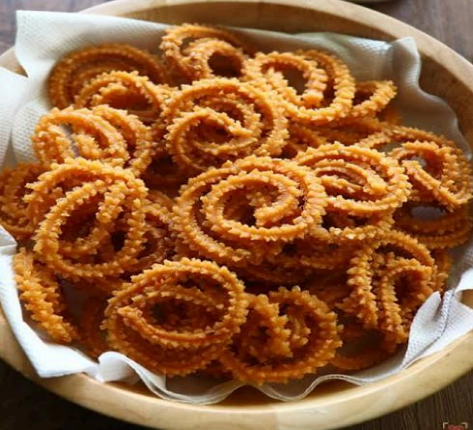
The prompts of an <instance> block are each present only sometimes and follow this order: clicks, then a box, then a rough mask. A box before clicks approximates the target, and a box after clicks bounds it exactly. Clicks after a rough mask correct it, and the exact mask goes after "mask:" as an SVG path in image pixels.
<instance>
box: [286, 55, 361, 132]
mask: <svg viewBox="0 0 473 430" xmlns="http://www.w3.org/2000/svg"><path fill="white" fill-rule="evenodd" d="M296 53H297V54H298V55H302V56H304V57H306V58H307V59H310V60H312V61H315V62H316V63H317V67H318V68H320V69H322V70H323V71H324V72H325V74H326V76H327V85H326V87H325V90H324V94H323V99H322V103H321V106H320V107H318V106H312V105H310V103H309V104H303V105H302V106H297V105H294V104H292V103H289V104H285V107H286V112H287V115H288V116H289V118H290V119H291V120H297V121H300V122H304V123H308V124H312V125H318V126H320V125H325V124H329V123H331V122H333V121H336V120H338V119H341V118H344V117H345V116H347V115H348V114H349V112H350V111H351V109H352V106H353V99H354V97H355V91H356V90H355V80H354V78H353V76H352V75H351V73H350V70H349V69H348V67H347V65H346V64H345V63H343V62H342V61H341V60H340V59H339V58H337V57H335V56H334V55H331V54H328V53H326V52H323V51H315V50H312V51H298V52H296ZM309 100H310V98H309Z"/></svg>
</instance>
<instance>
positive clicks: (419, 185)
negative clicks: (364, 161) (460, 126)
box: [390, 141, 473, 211]
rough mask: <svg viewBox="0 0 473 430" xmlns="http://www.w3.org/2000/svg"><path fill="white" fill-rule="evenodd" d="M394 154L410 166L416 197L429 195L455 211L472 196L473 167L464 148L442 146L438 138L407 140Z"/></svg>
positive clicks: (407, 169) (410, 177)
mask: <svg viewBox="0 0 473 430" xmlns="http://www.w3.org/2000/svg"><path fill="white" fill-rule="evenodd" d="M390 155H391V157H393V158H395V159H397V160H399V163H400V164H401V165H402V166H403V167H404V169H405V170H406V173H407V175H408V176H409V179H410V182H411V183H412V186H413V188H414V190H415V191H416V195H415V196H413V197H414V198H416V199H422V198H425V196H426V195H429V196H432V198H433V199H434V200H435V201H437V202H439V203H440V204H441V205H442V206H444V207H446V208H447V209H448V210H450V211H452V210H454V209H456V208H458V207H459V206H462V205H464V204H466V203H467V202H468V201H469V200H470V199H471V196H472V189H473V178H472V176H471V168H470V165H469V163H468V160H466V158H465V156H464V155H463V153H462V152H461V150H459V149H457V148H453V147H451V146H444V147H440V148H439V146H438V145H437V143H435V142H420V141H415V142H406V143H403V144H402V146H401V147H399V148H395V149H393V151H391V153H390Z"/></svg>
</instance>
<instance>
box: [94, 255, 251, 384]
mask: <svg viewBox="0 0 473 430" xmlns="http://www.w3.org/2000/svg"><path fill="white" fill-rule="evenodd" d="M247 305H248V302H247V299H246V296H245V293H244V285H243V283H242V282H241V281H240V280H239V279H238V278H237V277H236V276H235V275H234V274H233V273H232V272H230V271H229V270H228V269H226V268H225V267H219V266H217V265H216V264H215V263H213V262H210V261H200V260H194V259H193V260H190V259H182V260H181V261H175V262H170V261H166V262H165V263H164V264H162V265H154V266H153V267H152V268H150V269H148V270H146V271H144V272H143V273H142V274H140V275H138V276H136V277H134V278H133V279H132V282H131V283H130V284H128V285H127V286H125V287H124V288H123V289H122V290H119V291H117V292H116V293H115V295H114V297H113V298H112V299H111V300H110V301H109V306H108V308H107V310H106V312H105V315H106V320H105V322H104V325H103V326H104V329H105V330H106V331H107V335H108V342H109V344H110V346H111V347H112V348H114V349H116V350H117V351H120V352H123V353H124V354H126V355H127V356H128V357H130V358H132V359H134V360H136V361H137V362H138V363H140V364H142V365H144V366H146V367H147V368H148V369H150V370H152V371H156V372H160V373H165V374H167V375H186V374H188V373H191V372H193V371H196V370H198V369H203V368H205V367H206V365H207V364H208V363H210V362H211V361H212V360H214V359H216V358H218V357H219V356H220V354H221V353H222V351H223V349H224V348H225V346H226V345H227V344H228V343H229V342H230V340H231V338H232V336H234V335H235V334H236V333H238V332H239V331H240V326H241V325H242V324H243V323H244V321H245V318H246V314H247Z"/></svg>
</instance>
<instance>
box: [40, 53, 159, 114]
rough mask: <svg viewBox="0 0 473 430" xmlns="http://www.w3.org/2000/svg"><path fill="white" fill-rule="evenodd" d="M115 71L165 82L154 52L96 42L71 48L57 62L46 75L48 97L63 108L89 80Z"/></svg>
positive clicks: (72, 101) (155, 81) (71, 102)
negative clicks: (82, 46) (47, 77)
mask: <svg viewBox="0 0 473 430" xmlns="http://www.w3.org/2000/svg"><path fill="white" fill-rule="evenodd" d="M117 70H121V71H126V72H133V71H137V72H138V73H139V74H140V75H142V76H147V77H148V78H149V79H150V80H151V81H152V82H154V83H156V84H161V83H167V82H168V77H167V73H166V71H165V69H164V67H163V65H162V64H161V63H160V62H159V60H158V58H157V57H155V56H154V55H151V54H149V53H148V52H146V51H143V50H141V49H138V48H135V47H133V46H130V45H124V44H106V45H98V46H93V47H88V48H84V49H80V50H77V51H74V52H72V53H70V54H68V55H66V56H65V57H63V58H62V59H61V61H59V62H58V63H57V64H56V66H55V67H54V69H53V71H52V72H51V76H50V77H49V97H50V99H51V101H52V103H53V105H54V106H55V107H58V108H59V109H65V108H66V107H68V106H70V105H72V104H73V103H74V97H75V96H76V95H77V94H79V92H80V91H81V90H82V88H83V87H84V85H85V84H87V83H88V82H89V81H90V80H91V79H93V78H95V77H96V76H98V75H100V74H102V73H108V72H112V71H117Z"/></svg>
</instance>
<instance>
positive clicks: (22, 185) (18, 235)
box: [0, 164, 43, 240]
mask: <svg viewBox="0 0 473 430" xmlns="http://www.w3.org/2000/svg"><path fill="white" fill-rule="evenodd" d="M41 173H43V168H42V167H41V166H39V165H38V164H20V165H18V166H17V167H15V168H14V169H12V170H10V169H5V170H4V171H3V173H2V174H1V175H0V225H1V226H2V227H3V228H5V229H6V230H7V231H8V232H9V233H10V234H11V235H13V236H14V237H15V239H17V240H24V239H28V238H29V237H30V236H31V235H32V234H33V233H34V228H33V226H32V225H31V223H30V221H29V219H28V217H27V216H26V204H25V203H24V202H23V197H24V196H25V195H26V194H28V192H29V190H28V188H27V185H28V184H29V183H30V182H34V181H36V179H37V178H38V176H39V175H40V174H41Z"/></svg>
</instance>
